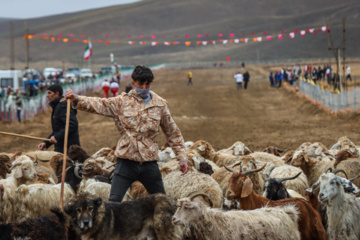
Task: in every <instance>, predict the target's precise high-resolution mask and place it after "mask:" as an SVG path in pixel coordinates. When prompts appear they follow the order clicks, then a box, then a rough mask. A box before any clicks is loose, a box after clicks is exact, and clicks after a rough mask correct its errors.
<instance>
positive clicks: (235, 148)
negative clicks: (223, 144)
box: [217, 141, 252, 156]
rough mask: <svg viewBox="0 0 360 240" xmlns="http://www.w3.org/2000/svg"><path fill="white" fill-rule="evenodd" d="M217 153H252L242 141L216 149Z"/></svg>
mask: <svg viewBox="0 0 360 240" xmlns="http://www.w3.org/2000/svg"><path fill="white" fill-rule="evenodd" d="M217 152H218V153H226V154H231V155H234V156H244V155H247V154H249V153H252V151H251V150H250V149H249V148H248V147H247V146H246V145H245V144H244V143H242V142H240V141H237V142H235V143H234V144H233V145H231V146H230V147H228V148H225V149H222V150H219V151H217Z"/></svg>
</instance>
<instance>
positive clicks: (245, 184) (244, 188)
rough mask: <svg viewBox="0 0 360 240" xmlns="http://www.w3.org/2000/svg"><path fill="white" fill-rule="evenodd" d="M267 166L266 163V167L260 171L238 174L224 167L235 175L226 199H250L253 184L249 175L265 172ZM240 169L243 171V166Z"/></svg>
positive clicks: (230, 182) (254, 170)
mask: <svg viewBox="0 0 360 240" xmlns="http://www.w3.org/2000/svg"><path fill="white" fill-rule="evenodd" d="M265 166H266V163H265V164H264V166H262V167H261V168H259V169H253V170H248V171H246V172H241V171H240V172H237V171H236V170H234V169H232V168H228V167H226V166H224V167H225V168H226V170H228V171H230V172H232V173H233V174H232V175H231V177H230V179H229V186H228V190H227V192H226V198H227V199H228V200H231V199H239V198H246V197H248V196H249V195H250V194H251V192H252V191H253V183H252V181H251V180H250V178H248V176H247V175H249V174H251V173H255V172H259V171H261V170H263V169H264V168H265ZM240 169H241V165H240Z"/></svg>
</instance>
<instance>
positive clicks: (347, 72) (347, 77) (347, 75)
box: [346, 66, 352, 81]
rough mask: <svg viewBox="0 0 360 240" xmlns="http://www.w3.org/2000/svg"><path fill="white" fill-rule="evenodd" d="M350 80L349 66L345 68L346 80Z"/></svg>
mask: <svg viewBox="0 0 360 240" xmlns="http://www.w3.org/2000/svg"><path fill="white" fill-rule="evenodd" d="M348 79H350V81H352V79H351V68H350V66H347V67H346V80H348Z"/></svg>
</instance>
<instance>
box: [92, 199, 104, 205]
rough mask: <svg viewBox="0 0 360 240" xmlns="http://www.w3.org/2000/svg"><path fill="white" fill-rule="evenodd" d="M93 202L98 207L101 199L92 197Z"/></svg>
mask: <svg viewBox="0 0 360 240" xmlns="http://www.w3.org/2000/svg"><path fill="white" fill-rule="evenodd" d="M94 203H95V205H96V206H98V207H99V206H100V205H101V203H102V199H101V198H96V199H94Z"/></svg>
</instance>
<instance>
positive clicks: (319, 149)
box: [315, 147, 323, 155]
mask: <svg viewBox="0 0 360 240" xmlns="http://www.w3.org/2000/svg"><path fill="white" fill-rule="evenodd" d="M322 151H323V149H322V147H318V148H317V149H316V150H315V155H320V154H321V153H322Z"/></svg>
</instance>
